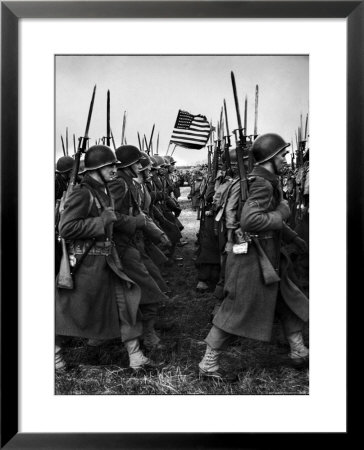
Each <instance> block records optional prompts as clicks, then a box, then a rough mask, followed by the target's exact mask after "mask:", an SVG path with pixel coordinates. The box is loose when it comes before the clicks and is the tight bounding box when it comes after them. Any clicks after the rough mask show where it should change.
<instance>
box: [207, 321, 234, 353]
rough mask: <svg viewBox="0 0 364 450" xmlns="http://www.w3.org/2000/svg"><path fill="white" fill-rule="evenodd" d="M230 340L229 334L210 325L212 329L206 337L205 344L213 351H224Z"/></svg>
mask: <svg viewBox="0 0 364 450" xmlns="http://www.w3.org/2000/svg"><path fill="white" fill-rule="evenodd" d="M230 338H231V334H230V333H227V332H226V331H224V330H221V328H218V327H217V326H216V325H212V328H211V330H210V332H209V334H208V335H207V337H206V339H205V342H206V343H207V345H208V346H209V347H210V348H212V349H214V350H224V349H225V348H226V347H227V343H228V341H229V340H230Z"/></svg>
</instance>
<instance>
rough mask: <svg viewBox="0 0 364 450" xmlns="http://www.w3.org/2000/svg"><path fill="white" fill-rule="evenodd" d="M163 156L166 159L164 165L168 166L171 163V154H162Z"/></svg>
mask: <svg viewBox="0 0 364 450" xmlns="http://www.w3.org/2000/svg"><path fill="white" fill-rule="evenodd" d="M162 158H163V159H164V165H165V166H166V167H168V166H170V165H171V160H170V156H168V155H165V156H162Z"/></svg>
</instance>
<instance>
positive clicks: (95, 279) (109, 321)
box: [56, 145, 155, 370]
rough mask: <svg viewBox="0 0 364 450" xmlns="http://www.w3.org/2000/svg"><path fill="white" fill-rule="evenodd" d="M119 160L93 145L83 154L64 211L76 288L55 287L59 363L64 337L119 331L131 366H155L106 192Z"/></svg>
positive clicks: (61, 363)
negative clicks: (81, 171)
mask: <svg viewBox="0 0 364 450" xmlns="http://www.w3.org/2000/svg"><path fill="white" fill-rule="evenodd" d="M116 162H117V160H116V157H115V154H114V152H113V151H112V150H111V149H110V148H108V147H106V146H104V145H95V146H93V147H90V149H89V150H88V151H87V152H86V156H85V169H86V171H87V173H86V175H85V176H84V178H83V180H82V182H81V184H80V185H78V186H76V187H75V189H74V190H73V192H72V193H71V194H70V196H69V199H68V200H67V202H66V204H65V208H64V212H63V213H62V215H61V219H60V226H59V229H60V234H61V236H62V237H63V238H64V239H66V240H67V241H68V253H69V258H70V263H71V266H72V267H73V269H72V272H73V277H74V286H75V287H74V289H71V290H70V289H61V288H58V289H57V290H56V334H57V338H56V368H62V367H63V366H64V361H63V359H62V356H61V353H60V350H61V346H60V344H61V337H62V336H76V337H82V338H89V339H96V340H104V339H112V338H116V337H120V335H121V339H122V342H123V343H124V345H125V347H126V349H127V351H128V354H129V366H130V368H131V369H133V370H139V369H141V368H148V367H155V364H154V363H152V361H151V360H150V359H149V358H147V357H145V356H144V354H143V352H142V351H141V349H140V346H139V338H140V337H141V335H142V332H143V328H142V322H141V314H140V311H139V303H140V297H141V295H140V288H139V287H138V286H137V285H136V284H135V283H134V282H133V281H132V280H131V279H130V278H129V277H128V276H127V275H126V274H125V272H124V270H123V268H122V266H121V263H120V259H119V258H118V255H117V253H116V249H115V245H114V242H113V240H112V226H113V224H115V223H116V222H117V217H116V215H115V212H114V210H113V208H112V199H111V198H110V196H109V195H107V193H106V192H107V184H108V183H109V182H110V181H111V180H112V179H113V178H114V177H115V174H116V167H115V164H116ZM105 188H106V192H105Z"/></svg>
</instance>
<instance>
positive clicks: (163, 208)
mask: <svg viewBox="0 0 364 450" xmlns="http://www.w3.org/2000/svg"><path fill="white" fill-rule="evenodd" d="M154 159H155V162H156V164H155V165H154V164H153V165H152V181H153V183H154V186H155V188H156V196H155V202H154V206H155V208H154V217H155V220H156V221H157V222H158V225H159V226H160V227H161V228H162V229H163V230H164V231H165V232H166V234H167V235H168V238H169V239H170V241H171V243H172V247H171V248H170V249H169V250H168V256H169V257H170V258H172V256H173V254H174V251H175V247H176V245H177V244H178V243H179V241H180V239H181V237H182V234H181V231H180V230H181V229H182V228H183V226H182V225H181V223H180V222H179V221H178V219H177V217H176V214H177V215H179V213H180V212H181V208H179V207H177V206H176V204H175V202H173V200H172V199H171V198H170V197H169V195H168V192H167V190H166V180H165V174H166V170H167V169H166V164H167V165H168V164H169V162H167V163H166V161H165V160H164V158H163V157H162V156H160V155H154ZM153 169H154V170H153ZM170 261H171V262H173V261H172V260H171V259H170Z"/></svg>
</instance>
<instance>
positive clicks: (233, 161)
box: [221, 147, 249, 164]
mask: <svg viewBox="0 0 364 450" xmlns="http://www.w3.org/2000/svg"><path fill="white" fill-rule="evenodd" d="M229 155H230V164H237V163H238V159H237V157H236V148H233V147H231V148H230V149H229ZM248 158H249V150H248V149H246V148H244V149H243V160H244V161H246V160H247V159H248ZM221 159H222V162H223V163H225V162H226V161H225V160H226V158H225V152H223V154H222V155H221Z"/></svg>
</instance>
